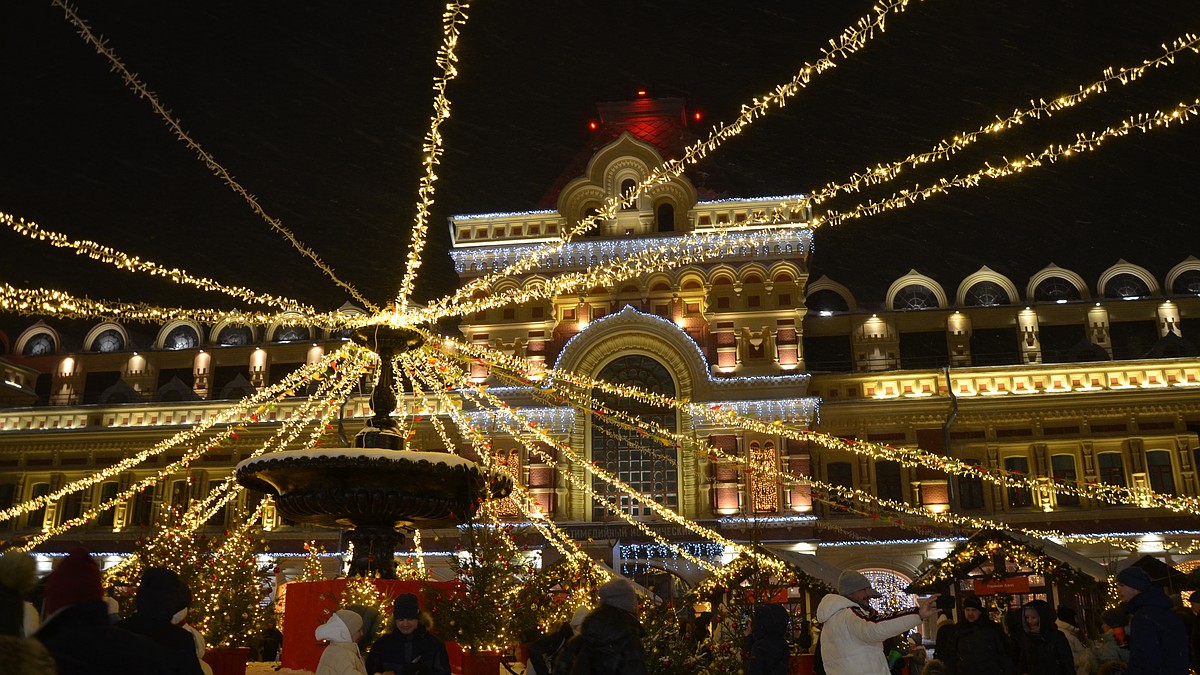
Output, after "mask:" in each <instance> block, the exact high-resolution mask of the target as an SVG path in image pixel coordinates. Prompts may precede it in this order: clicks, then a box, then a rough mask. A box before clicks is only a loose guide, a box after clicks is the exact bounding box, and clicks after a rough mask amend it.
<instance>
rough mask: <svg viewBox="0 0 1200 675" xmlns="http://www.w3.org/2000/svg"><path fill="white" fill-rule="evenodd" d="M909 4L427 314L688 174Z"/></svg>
mask: <svg viewBox="0 0 1200 675" xmlns="http://www.w3.org/2000/svg"><path fill="white" fill-rule="evenodd" d="M907 6H908V0H882V1H881V2H878V3H876V4H875V6H874V7H872V8H871V12H872V14H871V15H868V16H864V17H861V18H859V19H858V21H857V22H856V23H855V24H854V25H852V26H849V27H847V28H846V29H844V30H843V31H842V33H841V34H840V35H839V36H838V37H837V38H836V39H830V40H829V47H828V48H822V49H821V52H822V54H823V55H824V56H823V57H822V58H820V59H818V60H817V61H816V62H815V63H805V64H804V65H803V66H802V67H801V68H800V70H799V71H798V72H797V73H796V75H795V76H794V77H793V78H792V79H791V80H790V81H788V82H785V83H782V84H779V85H777V86H776V87H775V88H774V89H773V90H771V91H770V92H767V93H765V94H763V95H761V96H757V97H754V98H753V99H752V100H751V102H750V103H749V104H742V107H741V110H740V111H739V114H738V116H737V118H736V119H735V120H734V121H732V122H729V123H725V124H721V125H719V126H717V127H715V128H714V129H713V131H712V132H711V133H710V134H709V136H708V138H707V139H704V140H701V141H697V142H696V143H694V144H692V145H691V146H690V147H688V148H687V149H685V150H684V152H683V157H682V159H678V160H671V161H669V162H666V163H664V164H662V165H661V166H659V167H656V168H655V169H654V170H652V171H651V172H650V174H649V175H647V177H646V178H644V179H642V180H641V181H640V182H639V183H638V184H637V185H636V186H634V188H633V190H631V191H629V192H628V193H624V194H621V195H618V196H614V197H610V198H609V199H607V200H605V202H604V204H603V205H602V206H601V207H600V208H599V209H598V213H595V214H593V215H591V216H588V217H587V218H584V219H583V221H581V222H580V223H579V225H578V226H576V227H574V228H571V229H567V230H564V231H563V233H562V235H561V239H560V241H559V242H557V243H554V242H552V243H548V244H545V245H543V246H540V247H538V248H537V250H536V251H534V252H531V253H530V254H529V255H528V257H526V258H525V259H524V260H522V261H517V262H515V263H513V264H512V265H510V266H508V267H506V268H505V269H504V270H502V271H499V272H496V273H494V274H491V275H487V276H485V277H483V278H480V279H476V280H474V281H472V282H470V283H468V284H465V285H464V286H462V287H461V288H460V289H459V290H458V291H456V292H455V293H454V294H453V295H451V296H447V297H446V298H445V299H443V300H439V301H435V302H433V303H431V304H430V305H429V307H428V308H427V309H426V313H427V315H428V316H437V315H439V314H440V315H451V314H443V313H448V312H450V311H452V309H453V308H454V307H456V306H457V305H459V304H461V303H462V302H465V301H467V300H469V299H470V298H471V296H472V295H474V294H475V292H476V291H480V290H482V291H485V292H486V291H488V290H490V289H491V288H492V287H493V286H495V283H496V282H497V281H499V280H500V279H503V278H507V277H512V276H514V275H517V274H522V273H524V272H527V271H529V270H530V269H533V267H534V266H535V265H536V264H537V262H538V261H539V260H541V259H542V258H544V257H546V256H548V255H553V254H555V253H557V252H558V251H559V250H560V249H561V246H562V243H563V242H566V241H570V239H571V238H572V237H573V236H575V235H578V234H582V233H584V232H586V231H588V230H590V229H592V228H594V227H596V226H597V224H598V223H599V221H601V220H605V219H610V218H613V217H614V214H615V213H616V212H617V211H618V210H619V209H621V208H623V207H624V206H628V205H631V204H633V203H635V202H636V200H637V198H638V197H640V196H641V195H642V194H644V193H645V192H646V191H647V190H648V189H649V188H651V187H654V186H656V185H660V184H665V183H667V182H669V181H671V180H674V179H675V178H677V177H678V176H680V175H682V174H683V172H684V170H685V169H686V168H687V167H688V166H689V165H691V164H695V163H696V162H699V161H700V160H702V159H704V157H705V156H707V155H708V153H709V152H712V151H715V150H716V149H717V148H718V147H720V145H721V144H722V143H724V142H725V141H726V140H729V139H730V138H733V137H734V136H737V135H739V134H741V133H742V131H744V130H745V129H746V128H747V127H748V126H750V125H751V124H753V123H754V121H755V120H757V119H758V118H760V117H763V116H765V115H766V114H767V113H768V112H769V111H770V110H771V109H772V108H781V107H783V106H785V105H786V104H787V101H788V99H789V98H791V97H793V96H795V95H796V94H798V93H799V92H800V90H802V89H804V88H805V87H807V86H808V84H809V82H811V81H812V79H813V77H815V76H817V75H820V74H821V73H823V72H825V71H827V70H829V69H832V68H835V67H837V65H838V62H837V60H838V59H844V58H846V57H848V56H850V55H851V54H853V53H855V52H857V51H859V50H860V49H863V48H864V47H866V45H867V43H868V42H869V41H870V40H871V39H873V38H874V37H875V32H876V31H877V30H878V31H879V32H880V33H882V32H884V31H885V30H886V22H887V18H888V16H889V15H890V14H892V13H897V14H898V13H900V12H903V11H904V10H905V8H906V7H907Z"/></svg>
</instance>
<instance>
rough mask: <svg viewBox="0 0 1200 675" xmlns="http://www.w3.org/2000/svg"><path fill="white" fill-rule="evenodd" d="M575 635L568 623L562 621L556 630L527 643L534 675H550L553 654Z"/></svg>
mask: <svg viewBox="0 0 1200 675" xmlns="http://www.w3.org/2000/svg"><path fill="white" fill-rule="evenodd" d="M573 635H575V631H573V630H571V624H570V622H567V621H564V622H563V623H562V625H561V626H559V627H558V630H556V631H554V632H553V633H550V634H549V635H543V636H542V637H540V638H538V639H536V640H534V641H533V642H530V643H529V662H530V663H531V664H532V666H533V668H532V671H533V673H534V675H550V665H551V663H553V661H554V656H555V654H557V653H558V650H560V649H562V647H563V645H565V644H566V643H567V640H570V639H571V637H572V636H573Z"/></svg>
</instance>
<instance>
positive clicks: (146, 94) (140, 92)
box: [50, 0, 379, 312]
mask: <svg viewBox="0 0 1200 675" xmlns="http://www.w3.org/2000/svg"><path fill="white" fill-rule="evenodd" d="M50 1H51V3H52V4H53V5H54V6H56V7H58V8H59V9H61V10H62V11H63V13H64V14H65V15H66V18H67V21H68V22H70V23H71V25H73V26H75V28H76V29H77V30H78V31H79V36H80V37H82V38H83V40H84V42H86V43H88V44H89V45H91V46H92V48H93V49H95V50H96V53H97V54H99V55H100V56H103V57H104V58H105V59H107V60H108V62H109V64H110V65H111V66H112V70H113V72H115V73H118V74H119V75H120V76H121V79H122V80H124V81H125V85H126V86H127V87H129V89H130V90H132V91H133V93H135V94H137V96H138V98H140V99H143V100H145V101H146V102H147V103H149V104H150V107H151V108H152V109H153V110H154V112H155V113H157V114H158V116H159V117H161V118H162V120H163V122H165V123H166V125H167V127H168V128H169V129H170V130H171V132H172V133H173V134H174V135H175V138H177V139H179V140H180V141H182V142H183V143H184V145H186V146H187V147H188V149H190V150H191V151H192V152H193V153H195V154H196V157H198V158H199V159H200V161H202V162H203V163H204V165H205V166H206V167H208V170H209V171H211V172H213V174H214V175H215V176H216V177H217V178H220V179H221V181H222V182H224V183H225V184H226V185H227V186H229V188H230V189H231V190H233V191H234V192H235V193H236V194H237V195H238V196H240V197H241V198H242V199H244V200H245V201H246V203H247V204H249V205H250V209H251V210H252V211H253V212H254V213H255V214H257V215H258V216H259V217H260V218H262V219H263V220H264V221H265V222H266V223H267V224H268V225H270V226H271V229H272V230H275V231H276V232H277V233H279V234H280V235H281V236H282V237H283V238H284V239H285V240H287V242H288V243H289V244H291V245H292V248H294V249H296V250H297V251H298V252H300V254H301V255H303V256H304V257H305V258H308V260H309V261H310V262H311V263H312V264H313V266H314V267H316V268H317V269H319V270H321V271H322V272H324V273H325V276H327V277H329V278H330V279H332V280H333V282H334V283H335V284H337V285H338V286H341V287H342V288H343V289H344V290H345V291H346V292H348V293H349V294H350V295H351V297H353V298H354V299H355V300H357V301H358V302H360V303H362V305H363V306H364V307H366V308H367V309H368V310H369V311H371V312H376V311H378V310H379V308H378V307H376V306H375V305H374V304H372V303H371V301H370V300H367V299H366V298H365V297H363V295H362V294H361V293H359V292H358V289H356V288H354V286H352V285H350V284H348V283H346V282H345V281H342V280H341V279H340V278H338V276H337V274H335V273H334V271H333V268H331V267H330V266H329V265H327V264H325V262H324V261H323V260H321V258H320V256H318V255H317V252H316V251H314V250H312V249H311V248H309V247H308V246H306V245H305V244H304V243H303V242H301V241H300V240H299V239H298V238H297V237H296V235H295V234H293V233H292V231H291V230H289V229H288V228H286V227H284V226H283V223H282V222H281V221H280V220H279V219H277V218H273V217H272V216H270V215H268V214H267V212H266V211H265V210H264V209H263V207H262V205H260V204H259V203H258V199H257V198H256V197H255V196H254V195H252V194H250V192H249V191H248V190H246V188H244V187H242V185H241V183H239V182H237V180H236V179H234V177H233V174H231V173H229V171H228V170H227V169H226V168H225V167H224V166H222V165H221V164H220V163H219V162H217V160H216V158H215V157H213V156H212V155H211V154H209V152H208V151H207V150H205V149H204V148H202V147H200V144H199V143H197V142H196V141H195V140H194V139H192V137H191V136H190V135H189V134H188V133H187V132H186V131H184V129H183V126H182V124H180V122H179V120H178V119H176V118H175V117H174V116H172V115H171V111H169V110H167V109H166V107H165V106H163V104H162V103H161V102H159V100H158V96H157V95H156V94H155V93H154V92H152V91H150V89H149V87H147V86H146V85H145V84H144V83H142V81H141V80H140V79H138V76H137V75H136V74H134V73H133V72H131V71H130V70H129V68H127V67H126V66H125V64H124V62H122V61H121V59H120V58H119V57H118V56H117V54H116V52H114V51H113V50H112V49H111V48H109V46H108V41H107V40H105V39H103V38H101V37H99V36H97V35H96V34H95V33H93V32H92V29H91V28H90V27H89V26H88V24H87V22H86V21H84V20H83V19H82V18H80V16H79V14H78V13H76V12H75V9H74V8H72V7H71V6H70V5H68V4H67V3H66V2H65V1H64V0H50Z"/></svg>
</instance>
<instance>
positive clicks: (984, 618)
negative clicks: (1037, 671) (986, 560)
mask: <svg viewBox="0 0 1200 675" xmlns="http://www.w3.org/2000/svg"><path fill="white" fill-rule="evenodd" d="M947 652H948V653H947V655H946V658H945V659H943V660H942V664H943V665H944V666H945V668H946V673H948V675H1013V673H1015V672H1016V669H1015V667H1014V665H1013V662H1012V657H1011V656H1010V655H1009V650H1008V640H1007V638H1006V637H1005V635H1004V630H1003V629H1001V628H1000V626H999V625H998V624H996V623H995V622H994V621H992V619H991V617H989V616H988V614H987V612H985V611H984V609H983V602H982V601H980V599H979V598H977V597H975V596H974V595H968V596H967V597H966V598H964V599H963V603H962V618H961V619H959V621H958V623H956V624H955V625H954V632H953V633H952V637H951V646H950V648H949V649H948V650H947Z"/></svg>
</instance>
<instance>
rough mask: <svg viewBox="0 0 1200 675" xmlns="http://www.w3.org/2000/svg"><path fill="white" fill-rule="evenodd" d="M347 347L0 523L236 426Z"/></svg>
mask: <svg viewBox="0 0 1200 675" xmlns="http://www.w3.org/2000/svg"><path fill="white" fill-rule="evenodd" d="M349 348H350V346H349V345H347V346H346V347H343V348H342V349H340V350H338V351H337V352H334V353H333V354H331V355H329V356H327V357H325V358H324V359H322V360H320V361H317V362H314V363H311V364H308V365H306V366H302V367H300V368H298V369H296V370H295V371H292V372H291V373H289V374H288V375H287V376H286V377H284V378H283V379H282V380H280V381H279V382H278V383H277V384H274V385H271V386H269V387H264V388H263V389H261V390H259V391H257V392H255V393H254V394H251V395H250V396H247V397H246V398H244V399H242V400H241V401H238V402H237V403H235V404H234V405H232V406H230V407H229V408H226V409H224V410H222V411H221V412H219V413H217V414H216V415H213V416H212V417H210V418H208V419H206V420H204V421H201V422H198V423H196V424H195V425H194V426H192V427H191V428H189V429H184V430H182V431H179V432H177V433H176V434H174V435H172V436H171V437H170V438H168V439H166V440H164V441H161V442H159V443H157V444H155V445H154V446H153V447H151V448H149V449H146V450H143V451H141V452H138V453H136V454H134V455H130V456H129V457H126V458H124V459H122V460H121V461H119V462H117V463H115V464H113V465H111V466H109V467H107V468H105V469H103V470H101V471H98V472H96V473H94V474H92V475H90V476H86V477H84V478H81V479H79V480H77V481H72V482H70V483H67V484H66V485H64V486H63V487H61V488H59V489H58V490H55V491H53V492H50V493H47V494H46V495H44V496H41V497H35V498H33V499H29V500H26V501H24V502H21V503H19V504H14V505H13V506H11V507H9V508H7V509H5V510H3V511H0V520H6V519H8V518H12V517H14V516H18V515H21V514H23V513H28V512H30V511H33V510H34V509H37V508H41V507H43V506H47V505H49V504H51V503H52V502H55V501H58V500H59V499H61V498H62V497H64V496H66V495H68V494H70V493H72V492H78V491H79V490H82V489H84V488H86V487H89V486H92V485H95V484H97V483H99V482H101V481H103V480H104V479H106V478H111V477H113V476H116V475H118V474H120V473H121V472H123V471H127V470H129V469H130V468H132V467H134V466H137V465H138V464H141V463H142V462H144V461H146V460H147V459H150V458H151V457H157V456H158V455H161V454H163V453H164V452H166V451H167V450H169V449H171V448H173V447H176V446H179V445H184V444H187V443H195V442H198V441H200V440H201V439H202V438H203V436H204V434H206V433H207V432H208V430H209V429H211V428H213V427H215V426H217V425H223V424H240V423H241V420H242V419H245V418H247V417H250V415H249V414H248V412H249V411H250V410H253V409H256V408H258V407H259V406H261V405H263V404H265V403H266V402H267V401H268V400H270V399H273V398H282V397H283V396H285V395H286V392H288V391H290V390H292V389H294V388H295V387H296V386H298V385H300V384H301V383H303V382H304V381H306V380H308V379H309V378H310V377H311V376H312V375H314V374H316V373H317V372H320V371H321V370H324V369H325V368H326V367H328V366H329V365H330V364H331V363H332V362H333V361H334V360H336V359H338V358H341V355H342V354H343V353H344V352H345V351H347V350H348V349H349ZM242 428H243V429H244V428H245V427H242ZM237 430H238V429H237V427H234V428H233V429H227V430H226V432H225V433H226V434H227V435H232V436H233V437H236V433H237ZM206 449H207V448H206Z"/></svg>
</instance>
